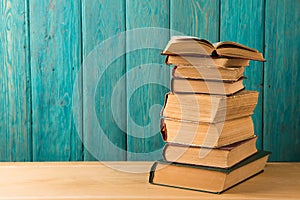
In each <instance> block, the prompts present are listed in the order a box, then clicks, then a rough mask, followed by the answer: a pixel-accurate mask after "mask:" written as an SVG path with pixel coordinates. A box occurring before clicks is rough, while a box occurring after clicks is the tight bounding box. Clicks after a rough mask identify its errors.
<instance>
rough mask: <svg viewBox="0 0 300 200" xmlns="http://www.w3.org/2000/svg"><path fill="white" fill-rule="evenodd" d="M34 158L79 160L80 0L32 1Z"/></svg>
mask: <svg viewBox="0 0 300 200" xmlns="http://www.w3.org/2000/svg"><path fill="white" fill-rule="evenodd" d="M29 10H30V46H31V80H32V138H33V160H34V161H44V160H48V161H49V160H56V161H59V160H81V159H82V144H81V141H80V139H79V136H78V134H77V132H76V129H75V126H74V123H73V115H72V91H73V90H72V89H73V82H74V79H75V75H76V72H77V71H78V70H79V67H80V63H81V52H80V49H81V45H80V39H81V38H80V32H81V27H80V14H79V13H80V3H79V1H67V0H64V1H57V0H47V1H40V0H33V1H30V7H29Z"/></svg>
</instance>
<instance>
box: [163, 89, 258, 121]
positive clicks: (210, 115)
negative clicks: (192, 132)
mask: <svg viewBox="0 0 300 200" xmlns="http://www.w3.org/2000/svg"><path fill="white" fill-rule="evenodd" d="M257 100H258V92H256V91H251V90H243V91H240V92H238V93H235V94H234V95H232V96H223V95H207V94H196V95H195V94H174V93H168V94H166V96H165V105H164V107H163V109H162V111H161V115H162V116H163V117H165V118H173V119H179V120H187V121H194V122H208V123H217V122H221V121H225V120H230V119H236V118H241V117H245V116H249V115H252V114H253V111H254V108H255V106H256V104H257Z"/></svg>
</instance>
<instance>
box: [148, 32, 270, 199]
mask: <svg viewBox="0 0 300 200" xmlns="http://www.w3.org/2000/svg"><path fill="white" fill-rule="evenodd" d="M162 54H164V55H167V57H166V63H167V64H173V65H175V67H174V68H173V72H172V74H173V76H172V81H171V92H170V93H168V94H166V97H165V105H164V107H163V109H162V112H161V115H162V118H161V133H162V137H163V139H164V141H166V144H165V147H164V150H163V160H160V161H157V162H155V163H154V165H153V166H152V169H151V172H150V176H149V182H150V183H153V184H157V185H163V186H171V187H176V188H183V189H191V190H199V191H206V192H212V193H221V192H223V191H225V190H227V189H229V188H231V187H232V186H234V185H236V184H238V183H240V182H243V181H245V180H247V179H249V178H250V177H252V176H254V175H256V174H258V173H260V172H262V171H263V169H264V166H265V164H266V162H267V159H268V155H269V152H265V151H260V150H257V149H256V140H257V136H256V135H255V134H254V127H253V121H252V118H251V115H252V114H253V111H254V109H255V106H256V104H257V101H258V92H256V91H250V90H245V88H244V85H243V81H244V79H245V77H244V70H245V67H247V66H248V65H249V61H250V60H257V61H264V58H263V56H262V54H261V53H259V52H258V51H257V50H255V49H252V48H249V47H247V46H244V45H241V44H238V43H235V42H220V43H217V44H212V43H210V42H209V41H207V40H204V39H199V38H195V37H172V38H171V40H170V41H169V43H168V45H167V47H166V48H165V50H164V51H163V52H162Z"/></svg>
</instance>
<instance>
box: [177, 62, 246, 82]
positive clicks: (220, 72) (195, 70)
mask: <svg viewBox="0 0 300 200" xmlns="http://www.w3.org/2000/svg"><path fill="white" fill-rule="evenodd" d="M244 71H245V68H244V67H231V68H229V67H228V68H225V67H219V68H216V67H210V66H187V65H178V66H175V67H174V68H173V70H172V75H173V77H174V78H191V79H202V80H223V81H227V82H234V81H238V80H239V79H240V78H242V77H243V74H244Z"/></svg>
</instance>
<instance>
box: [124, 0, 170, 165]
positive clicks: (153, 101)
mask: <svg viewBox="0 0 300 200" xmlns="http://www.w3.org/2000/svg"><path fill="white" fill-rule="evenodd" d="M164 28H165V29H164ZM126 31H127V32H126V51H127V55H126V71H127V72H126V78H127V108H128V109H127V110H128V111H127V113H128V114H127V140H128V141H127V147H128V148H127V151H128V152H127V156H128V160H155V159H159V158H161V153H162V151H161V150H162V147H163V145H164V143H163V141H162V138H161V136H160V133H159V118H160V113H159V112H160V109H161V106H162V105H163V101H164V94H165V93H166V92H167V91H168V90H169V89H168V85H169V79H170V74H169V73H170V72H169V67H167V66H165V65H164V64H163V63H164V58H163V57H162V56H161V55H160V52H161V50H162V49H163V48H164V47H165V45H166V44H167V42H168V40H169V34H170V32H169V1H156V0H150V1H139V0H129V1H126Z"/></svg>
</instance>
